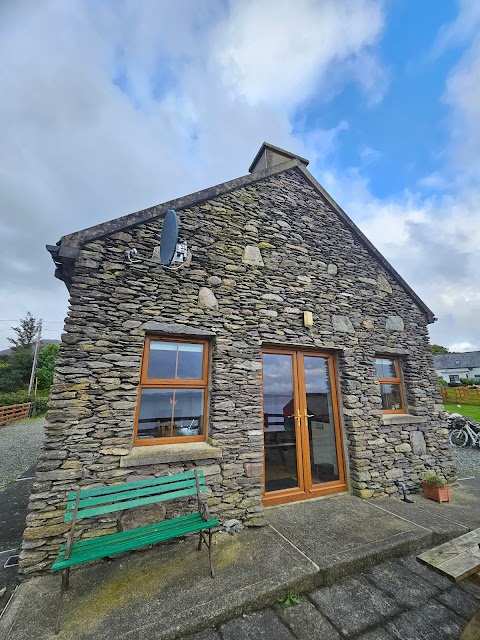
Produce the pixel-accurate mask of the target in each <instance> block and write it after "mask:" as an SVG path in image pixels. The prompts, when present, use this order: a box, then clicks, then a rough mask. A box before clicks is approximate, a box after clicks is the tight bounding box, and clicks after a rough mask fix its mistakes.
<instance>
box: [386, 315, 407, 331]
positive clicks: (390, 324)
mask: <svg viewBox="0 0 480 640" xmlns="http://www.w3.org/2000/svg"><path fill="white" fill-rule="evenodd" d="M404 328H405V326H404V324H403V320H402V318H401V317H400V316H388V318H387V321H386V322H385V329H386V330H387V331H403V330H404Z"/></svg>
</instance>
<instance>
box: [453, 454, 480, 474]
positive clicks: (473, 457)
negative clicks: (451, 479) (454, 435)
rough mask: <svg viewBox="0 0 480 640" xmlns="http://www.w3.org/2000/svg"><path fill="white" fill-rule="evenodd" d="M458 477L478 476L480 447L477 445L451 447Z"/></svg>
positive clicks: (479, 470) (479, 472)
mask: <svg viewBox="0 0 480 640" xmlns="http://www.w3.org/2000/svg"><path fill="white" fill-rule="evenodd" d="M452 449H453V457H454V460H455V463H456V465H457V476H458V477H459V478H471V477H472V476H474V477H475V478H480V449H479V448H478V447H452Z"/></svg>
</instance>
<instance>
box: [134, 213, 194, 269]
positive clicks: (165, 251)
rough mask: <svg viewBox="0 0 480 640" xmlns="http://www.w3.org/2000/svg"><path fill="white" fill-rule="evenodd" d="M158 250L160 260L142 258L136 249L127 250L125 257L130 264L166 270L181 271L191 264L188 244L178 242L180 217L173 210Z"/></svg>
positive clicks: (168, 216)
mask: <svg viewBox="0 0 480 640" xmlns="http://www.w3.org/2000/svg"><path fill="white" fill-rule="evenodd" d="M158 249H159V253H160V260H150V259H149V258H140V257H139V255H138V251H137V249H135V248H132V249H127V250H126V251H125V256H126V258H127V260H128V261H129V262H139V261H141V262H151V263H153V264H156V265H158V266H162V267H165V268H166V269H179V268H180V267H183V266H188V265H189V264H190V259H191V254H190V253H189V251H188V246H187V243H186V242H179V241H178V216H177V213H176V211H174V210H173V209H169V211H167V213H166V215H165V219H164V221H163V226H162V232H161V234H160V246H159V247H158ZM156 251H157V249H156V250H155V251H154V255H155V252H156Z"/></svg>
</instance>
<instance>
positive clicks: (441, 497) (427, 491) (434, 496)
mask: <svg viewBox="0 0 480 640" xmlns="http://www.w3.org/2000/svg"><path fill="white" fill-rule="evenodd" d="M422 487H423V495H424V496H425V498H429V499H430V500H436V501H437V502H450V485H449V484H446V485H445V486H444V487H437V486H435V485H434V484H428V483H427V482H422Z"/></svg>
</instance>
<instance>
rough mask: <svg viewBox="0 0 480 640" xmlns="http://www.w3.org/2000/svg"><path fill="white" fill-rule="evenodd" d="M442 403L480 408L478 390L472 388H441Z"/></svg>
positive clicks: (479, 392) (479, 391) (479, 393)
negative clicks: (470, 405)
mask: <svg viewBox="0 0 480 640" xmlns="http://www.w3.org/2000/svg"><path fill="white" fill-rule="evenodd" d="M441 392H442V399H443V402H455V403H456V404H473V405H478V406H480V389H476V388H474V387H442V389H441Z"/></svg>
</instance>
